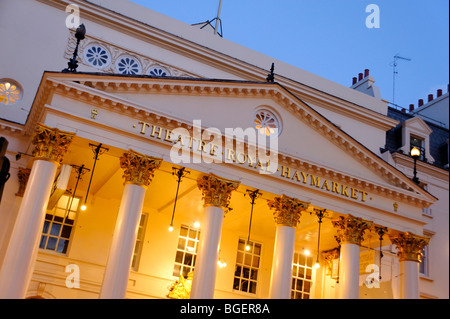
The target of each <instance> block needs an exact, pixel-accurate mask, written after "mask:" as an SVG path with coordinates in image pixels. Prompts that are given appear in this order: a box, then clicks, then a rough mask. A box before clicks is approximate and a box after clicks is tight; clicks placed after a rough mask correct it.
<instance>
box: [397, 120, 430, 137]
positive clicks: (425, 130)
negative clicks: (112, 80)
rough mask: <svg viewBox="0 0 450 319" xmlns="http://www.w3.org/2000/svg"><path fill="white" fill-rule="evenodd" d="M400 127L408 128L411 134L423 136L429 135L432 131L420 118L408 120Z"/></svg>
mask: <svg viewBox="0 0 450 319" xmlns="http://www.w3.org/2000/svg"><path fill="white" fill-rule="evenodd" d="M402 126H404V127H408V128H409V129H410V130H411V131H413V132H420V133H421V134H423V135H426V136H428V135H430V134H431V133H432V132H433V130H432V129H431V128H430V127H429V126H428V124H427V123H425V121H424V120H422V118H421V117H420V116H416V117H413V118H410V119H408V120H406V121H404V122H403V123H402Z"/></svg>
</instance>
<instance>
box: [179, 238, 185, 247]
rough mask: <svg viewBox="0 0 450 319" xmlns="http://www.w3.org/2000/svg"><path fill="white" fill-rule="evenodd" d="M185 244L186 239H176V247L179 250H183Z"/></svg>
mask: <svg viewBox="0 0 450 319" xmlns="http://www.w3.org/2000/svg"><path fill="white" fill-rule="evenodd" d="M185 245H186V239H184V238H180V239H178V249H179V250H184V249H185Z"/></svg>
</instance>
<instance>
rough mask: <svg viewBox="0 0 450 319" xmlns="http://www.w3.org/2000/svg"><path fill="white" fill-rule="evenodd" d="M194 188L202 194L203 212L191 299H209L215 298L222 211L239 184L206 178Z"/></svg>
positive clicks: (208, 176) (216, 177)
mask: <svg viewBox="0 0 450 319" xmlns="http://www.w3.org/2000/svg"><path fill="white" fill-rule="evenodd" d="M197 185H198V188H199V189H200V190H201V191H202V194H203V200H204V208H205V209H204V212H203V219H202V224H201V236H200V243H199V249H198V255H197V261H196V264H195V271H194V278H193V280H192V289H191V295H190V297H191V298H192V299H211V298H213V297H214V286H215V283H216V271H217V259H218V257H219V245H220V237H221V235H222V223H223V218H224V208H226V207H228V204H229V202H230V198H231V192H232V191H234V190H236V189H237V188H238V186H239V182H236V181H232V180H228V179H225V178H222V177H219V176H217V175H214V174H209V175H206V176H202V177H200V178H199V179H198V180H197Z"/></svg>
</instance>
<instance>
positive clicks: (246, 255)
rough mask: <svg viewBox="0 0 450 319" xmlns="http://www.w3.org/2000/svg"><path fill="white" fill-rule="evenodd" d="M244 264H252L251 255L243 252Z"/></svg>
mask: <svg viewBox="0 0 450 319" xmlns="http://www.w3.org/2000/svg"><path fill="white" fill-rule="evenodd" d="M244 264H245V265H246V266H251V265H252V255H248V254H245V259H244Z"/></svg>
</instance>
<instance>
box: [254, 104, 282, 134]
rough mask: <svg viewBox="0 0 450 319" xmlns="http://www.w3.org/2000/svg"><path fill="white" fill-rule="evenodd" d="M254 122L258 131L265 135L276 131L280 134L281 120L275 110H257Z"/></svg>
mask: <svg viewBox="0 0 450 319" xmlns="http://www.w3.org/2000/svg"><path fill="white" fill-rule="evenodd" d="M253 123H254V125H255V128H256V129H257V130H258V132H259V133H260V134H262V135H265V136H271V135H273V134H275V133H276V134H277V135H279V134H280V132H281V126H280V121H278V118H277V117H276V115H275V114H274V113H273V112H271V111H269V110H266V109H259V110H257V111H256V112H255V116H254V118H253Z"/></svg>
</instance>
